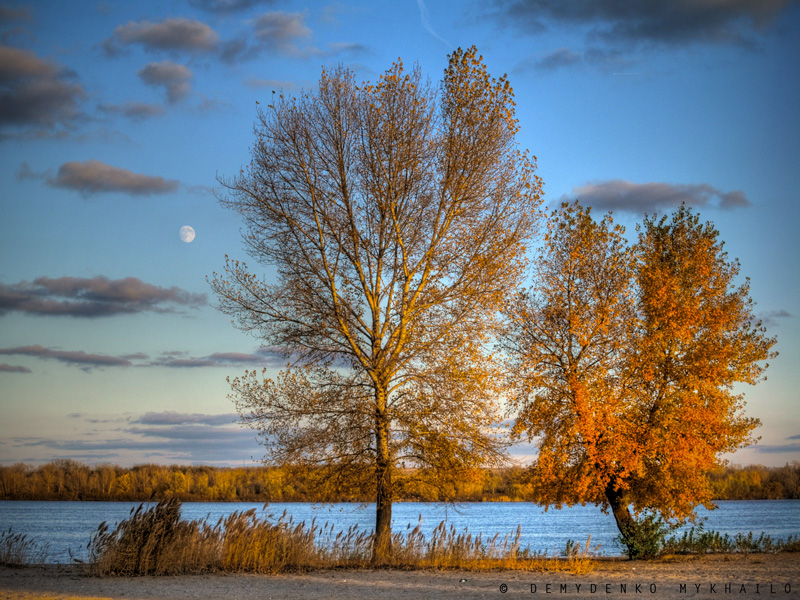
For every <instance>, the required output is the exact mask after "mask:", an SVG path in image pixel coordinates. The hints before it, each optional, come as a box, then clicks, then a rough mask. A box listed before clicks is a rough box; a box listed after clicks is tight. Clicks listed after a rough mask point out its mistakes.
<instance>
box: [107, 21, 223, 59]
mask: <svg viewBox="0 0 800 600" xmlns="http://www.w3.org/2000/svg"><path fill="white" fill-rule="evenodd" d="M218 43H219V35H217V32H215V31H214V30H213V29H211V27H209V26H208V25H206V24H205V23H203V22H201V21H193V20H189V19H181V18H178V19H166V20H164V21H160V22H158V23H151V22H150V21H139V22H138V23H134V22H131V23H127V24H126V25H120V26H119V27H117V28H116V29H114V34H113V35H112V36H111V37H110V38H109V39H107V40H106V41H105V42H104V43H103V48H104V49H105V51H106V53H107V54H109V55H111V56H113V55H115V54H117V53H118V52H119V48H120V47H121V46H129V45H133V44H138V45H140V46H142V47H144V48H145V49H147V50H167V51H185V52H211V51H214V50H216V49H217V45H218Z"/></svg>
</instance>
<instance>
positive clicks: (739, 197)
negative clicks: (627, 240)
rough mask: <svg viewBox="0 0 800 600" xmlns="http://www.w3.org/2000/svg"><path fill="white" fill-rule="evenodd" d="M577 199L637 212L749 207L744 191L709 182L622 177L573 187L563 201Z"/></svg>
mask: <svg viewBox="0 0 800 600" xmlns="http://www.w3.org/2000/svg"><path fill="white" fill-rule="evenodd" d="M573 198H576V199H578V200H579V201H580V203H581V204H583V205H584V206H591V207H593V208H594V209H596V210H612V211H623V212H631V213H635V214H643V213H653V212H657V211H660V210H665V209H671V208H675V207H678V206H680V205H681V204H682V203H685V204H687V205H690V206H695V207H702V206H706V207H714V208H721V209H724V210H730V209H734V208H741V207H745V206H750V201H749V200H748V199H747V198H746V197H745V195H744V193H743V192H741V191H734V192H722V191H720V190H718V189H717V188H715V187H713V186H711V185H709V184H707V183H699V184H671V183H632V182H630V181H625V180H622V179H614V180H611V181H601V182H598V183H590V184H587V185H584V186H581V187H577V188H574V189H573V190H572V193H571V194H569V195H567V196H563V197H562V198H561V200H562V201H567V200H571V199H573Z"/></svg>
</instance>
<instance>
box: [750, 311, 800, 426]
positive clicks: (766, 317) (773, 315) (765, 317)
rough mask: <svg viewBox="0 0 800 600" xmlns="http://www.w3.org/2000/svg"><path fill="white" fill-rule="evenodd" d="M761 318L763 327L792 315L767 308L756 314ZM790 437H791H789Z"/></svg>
mask: <svg viewBox="0 0 800 600" xmlns="http://www.w3.org/2000/svg"><path fill="white" fill-rule="evenodd" d="M758 316H759V318H760V319H761V324H762V325H764V326H765V327H775V326H776V325H777V324H778V321H779V320H780V319H789V318H792V317H793V316H794V315H793V314H791V313H790V312H789V311H787V310H783V309H781V310H768V311H767V312H764V313H761V314H760V315H758ZM789 439H792V438H789Z"/></svg>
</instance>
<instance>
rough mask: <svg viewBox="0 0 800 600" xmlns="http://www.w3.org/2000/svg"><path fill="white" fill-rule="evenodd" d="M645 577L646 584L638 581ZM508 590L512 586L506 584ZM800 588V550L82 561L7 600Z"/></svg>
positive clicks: (662, 593)
mask: <svg viewBox="0 0 800 600" xmlns="http://www.w3.org/2000/svg"><path fill="white" fill-rule="evenodd" d="M637 586H638V587H637ZM503 590H505V591H503ZM520 597H527V598H540V599H545V598H546V599H553V600H555V599H558V600H572V599H578V598H581V599H592V598H604V599H605V598H637V597H641V598H650V599H654V600H655V599H657V600H664V599H672V598H692V599H695V600H699V599H703V600H705V599H720V600H722V599H728V598H737V599H745V598H747V599H750V598H752V599H757V600H772V599H775V600H778V599H781V600H782V599H784V598H800V554H777V555H768V554H761V555H751V556H711V557H703V558H682V557H681V558H676V559H674V560H669V559H666V560H661V561H658V562H646V563H643V562H636V563H631V562H627V561H622V560H605V561H602V560H601V561H597V563H596V566H595V568H594V570H593V571H592V572H591V573H588V574H583V575H572V574H569V573H542V572H521V571H496V572H480V573H477V572H469V571H398V570H369V569H364V570H337V571H315V572H312V573H305V574H291V575H279V576H266V575H231V574H213V575H187V576H178V577H108V578H98V577H87V576H85V575H83V574H82V572H81V571H80V570H79V569H78V568H77V567H63V566H62V567H57V566H47V567H27V568H6V567H0V600H87V599H92V600H96V599H98V598H114V599H117V598H124V599H127V600H145V599H147V600H173V599H179V598H186V599H189V600H206V599H208V600H212V599H214V600H216V599H226V600H227V599H231V600H268V599H270V598H275V599H295V598H297V599H300V598H303V599H305V598H321V599H324V600H339V599H350V598H352V599H375V600H382V599H390V598H391V599H394V598H399V599H409V600H410V599H417V598H434V599H436V600H445V599H449V598H497V599H498V600H500V599H501V598H503V599H505V598H520Z"/></svg>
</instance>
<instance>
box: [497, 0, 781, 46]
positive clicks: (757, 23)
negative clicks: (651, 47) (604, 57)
mask: <svg viewBox="0 0 800 600" xmlns="http://www.w3.org/2000/svg"><path fill="white" fill-rule="evenodd" d="M792 4H796V2H795V0H733V1H730V2H719V1H716V0H647V1H641V2H639V1H622V2H621V1H620V0H494V16H495V17H497V18H498V19H499V20H500V21H501V22H502V23H504V24H509V25H511V26H515V27H518V28H519V29H521V30H523V31H526V32H529V33H536V32H541V31H543V30H547V29H549V26H550V24H551V23H552V22H558V23H567V24H575V25H584V26H586V27H587V28H588V30H589V31H591V35H592V36H597V37H599V38H601V39H603V40H605V41H608V42H611V43H616V42H618V41H623V40H627V41H648V42H657V43H663V44H674V45H678V44H685V43H691V42H697V43H749V42H750V39H751V34H752V33H753V32H758V31H761V30H763V29H764V28H765V27H767V26H768V25H770V24H771V23H772V22H773V21H775V20H776V19H777V18H778V17H779V16H780V14H781V13H782V12H783V11H784V10H785V9H786V8H787V7H789V6H790V5H792Z"/></svg>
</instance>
